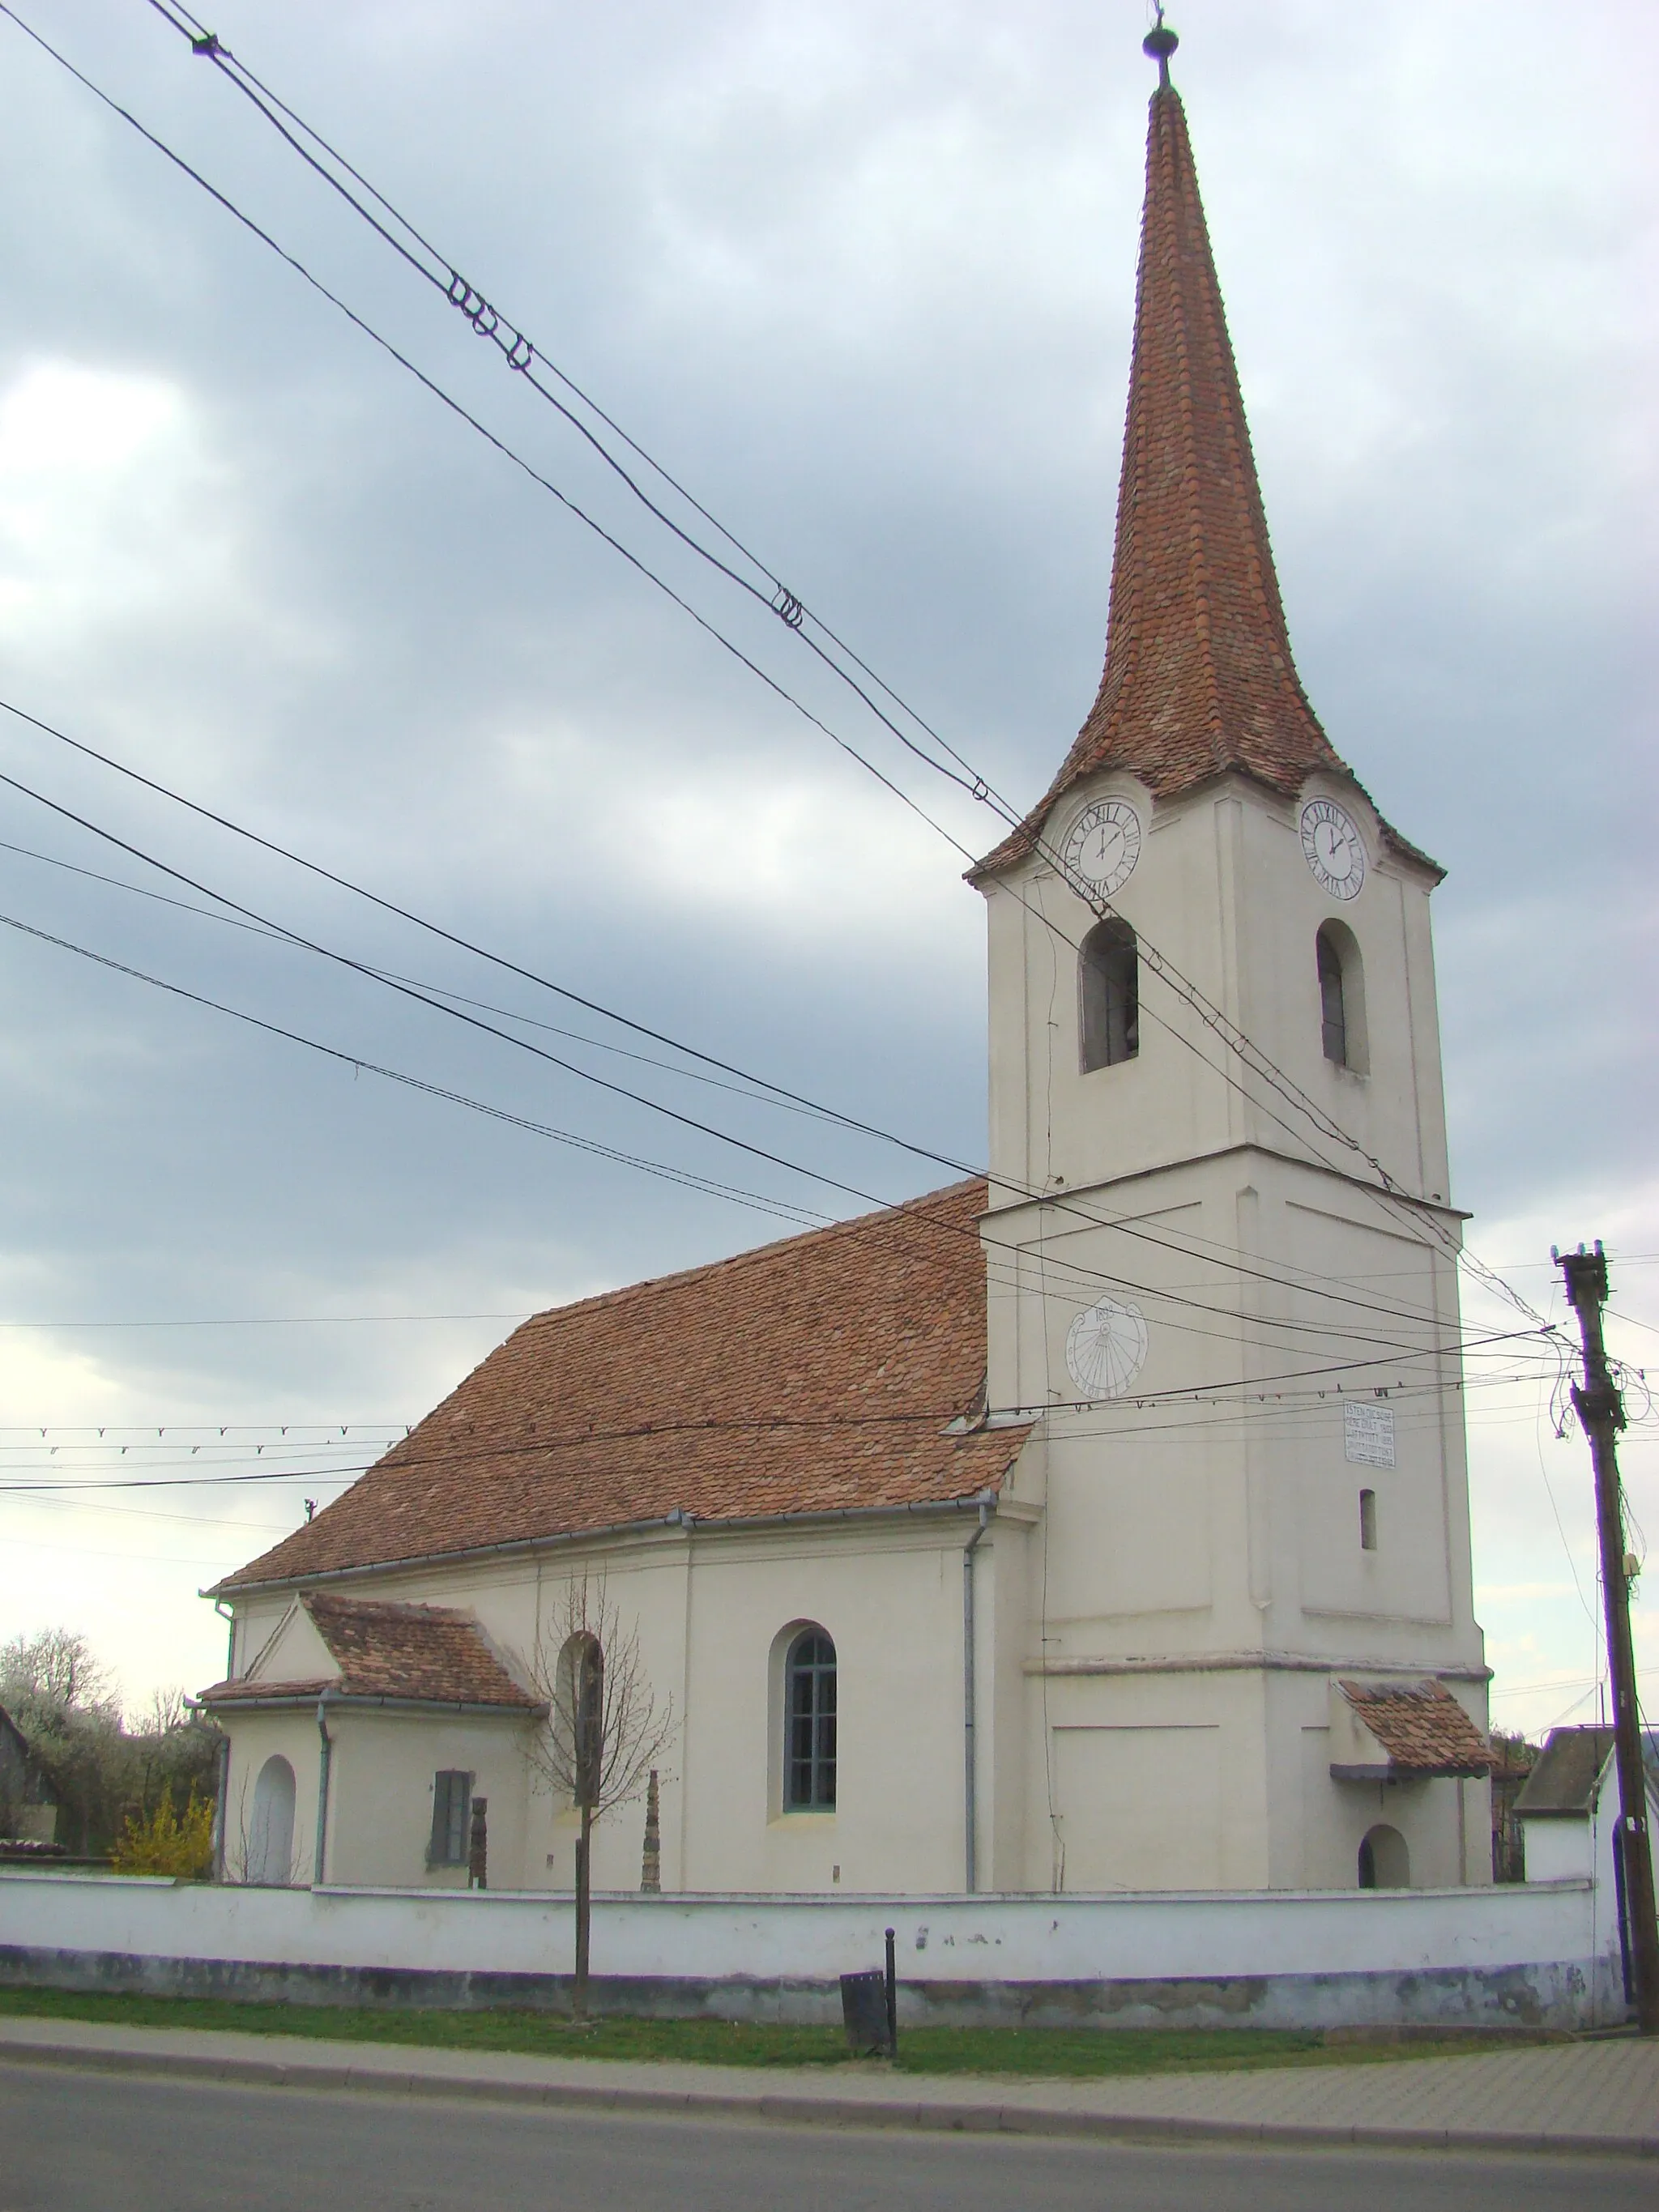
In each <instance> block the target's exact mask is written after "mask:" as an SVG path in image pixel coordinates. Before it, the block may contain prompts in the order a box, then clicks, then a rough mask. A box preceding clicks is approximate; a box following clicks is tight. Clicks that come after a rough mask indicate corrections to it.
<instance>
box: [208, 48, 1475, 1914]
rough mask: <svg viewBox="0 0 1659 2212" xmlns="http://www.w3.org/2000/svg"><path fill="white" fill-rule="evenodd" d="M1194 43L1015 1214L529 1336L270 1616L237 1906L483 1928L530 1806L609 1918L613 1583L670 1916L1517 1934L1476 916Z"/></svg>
mask: <svg viewBox="0 0 1659 2212" xmlns="http://www.w3.org/2000/svg"><path fill="white" fill-rule="evenodd" d="M1175 43H1176V42H1175V38H1174V34H1173V33H1170V32H1169V31H1166V30H1164V29H1163V28H1162V27H1160V28H1159V29H1158V31H1155V32H1154V33H1152V35H1151V37H1150V38H1149V39H1148V40H1147V47H1148V51H1149V52H1150V53H1151V54H1152V56H1153V58H1155V59H1156V61H1157V63H1158V87H1157V89H1156V90H1155V91H1154V93H1153V94H1152V104H1151V116H1150V126H1149V131H1148V139H1147V154H1146V204H1145V212H1144V217H1143V225H1142V232H1141V242H1140V266H1139V285H1138V292H1137V300H1136V312H1135V326H1134V344H1133V361H1132V364H1131V369H1130V381H1129V398H1128V413H1127V428H1126V432H1125V437H1124V447H1123V465H1122V475H1121V484H1120V489H1119V495H1118V510H1117V531H1116V540H1115V551H1114V557H1113V568H1112V576H1111V587H1110V599H1109V613H1108V618H1107V644H1106V661H1105V673H1104V676H1103V680H1102V683H1101V686H1100V690H1099V693H1098V696H1097V698H1096V700H1095V702H1094V704H1093V706H1092V707H1091V709H1090V711H1089V714H1088V716H1087V718H1086V720H1085V722H1084V724H1083V727H1082V730H1081V732H1080V733H1079V736H1078V738H1077V740H1076V742H1075V744H1073V746H1072V748H1071V750H1070V751H1069V753H1068V754H1067V755H1066V758H1065V760H1064V762H1063V763H1062V764H1061V766H1060V770H1059V773H1058V774H1057V775H1056V776H1055V777H1054V781H1053V782H1052V784H1051V785H1050V786H1049V787H1048V792H1047V793H1046V795H1045V796H1044V797H1043V799H1042V800H1041V802H1040V803H1039V804H1038V805H1036V807H1035V808H1034V809H1033V810H1032V811H1031V812H1030V815H1029V816H1028V817H1026V818H1025V820H1024V822H1023V823H1021V824H1020V825H1019V827H1018V829H1016V830H1015V831H1014V832H1013V833H1012V835H1011V836H1008V837H1007V838H1006V841H1005V842H1003V843H1002V844H1001V845H1000V846H999V847H998V848H997V849H996V850H995V851H994V852H993V853H991V854H988V855H987V857H986V858H985V859H984V860H981V861H980V862H979V864H978V865H977V866H976V867H975V869H974V870H973V871H972V872H971V877H970V880H971V881H972V882H973V883H974V884H975V885H976V886H977V888H978V889H979V890H980V891H981V893H982V895H983V896H984V899H985V902H986V908H987V919H988V930H989V970H988V988H989V1020H988V1032H989V1071H988V1073H989V1098H990V1133H989V1152H988V1174H987V1177H986V1179H984V1180H982V1181H975V1182H963V1183H958V1184H957V1185H955V1186H953V1187H951V1188H946V1189H944V1190H940V1191H938V1192H935V1193H933V1194H932V1195H930V1196H927V1197H925V1198H921V1199H919V1200H915V1201H914V1202H913V1203H911V1204H908V1205H906V1206H899V1207H895V1208H892V1209H890V1210H888V1211H886V1212H880V1213H876V1214H872V1215H870V1216H867V1217H866V1218H862V1219H859V1220H854V1221H849V1222H847V1223H843V1224H841V1225H837V1226H835V1227H831V1228H828V1229H823V1230H820V1231H813V1232H811V1233H810V1234H808V1235H805V1236H799V1237H791V1238H789V1239H787V1241H785V1242H782V1243H775V1244H771V1245H769V1246H766V1247H764V1248H763V1249H758V1250H756V1251H751V1252H747V1253H744V1254H741V1255H738V1257H736V1258H734V1259H731V1260H726V1261H720V1262H719V1263H717V1264H715V1265H714V1266H711V1267H700V1268H695V1269H692V1270H690V1272H688V1273H681V1274H677V1275H672V1276H670V1277H667V1278H665V1279H661V1280H659V1281H653V1282H646V1283H641V1284H638V1285H634V1286H633V1287H631V1288H629V1289H625V1290H621V1291H613V1292H611V1293H609V1294H607V1295H605V1296H603V1297H594V1298H589V1299H586V1300H584V1301H582V1302H581V1303H580V1304H575V1305H571V1306H567V1307H562V1308H559V1309H556V1310H553V1311H550V1312H547V1313H543V1314H539V1315H538V1316H535V1317H534V1318H533V1319H532V1320H531V1321H529V1322H526V1323H525V1325H524V1326H523V1327H522V1328H519V1329H518V1330H517V1331H516V1332H515V1333H514V1334H513V1335H512V1336H511V1337H510V1338H509V1339H508V1340H507V1342H506V1343H505V1344H503V1345H502V1346H501V1347H500V1348H499V1349H498V1350H497V1351H495V1352H493V1353H492V1354H491V1355H490V1356H489V1358H487V1359H485V1360H484V1361H483V1364H482V1365H480V1366H479V1367H478V1368H477V1370H475V1371H474V1372H473V1373H472V1374H471V1375H470V1376H467V1377H466V1379H465V1381H464V1382H462V1383H460V1385H459V1388H458V1389H456V1390H455V1391H454V1392H453V1395H451V1396H450V1397H449V1398H447V1400H446V1401H444V1403H443V1404H442V1405H441V1406H440V1407H437V1409H436V1410H435V1412H434V1413H431V1414H429V1415H428V1417H427V1419H425V1420H423V1421H422V1422H421V1423H420V1425H418V1426H417V1427H416V1429H415V1430H414V1431H412V1433H411V1434H410V1436H409V1437H407V1438H406V1439H405V1440H404V1442H402V1443H398V1445H396V1446H395V1447H394V1448H393V1449H392V1450H391V1451H390V1452H389V1453H388V1454H387V1455H386V1457H385V1458H384V1459H382V1460H381V1461H380V1462H379V1463H378V1464H377V1465H376V1466H375V1467H374V1468H373V1469H371V1470H370V1472H369V1473H368V1474H366V1475H364V1476H363V1477H362V1480H359V1481H358V1482H357V1483H356V1485H355V1486H354V1487H353V1488H351V1489H350V1490H349V1491H348V1492H346V1493H345V1494H344V1495H343V1497H342V1498H339V1499H338V1500H337V1502H336V1503H335V1504H331V1505H330V1506H328V1507H327V1508H326V1509H325V1510H323V1511H321V1512H319V1514H318V1515H317V1516H316V1518H315V1519H314V1520H313V1521H311V1522H307V1525H306V1526H305V1527H303V1528H300V1529H298V1530H297V1531H296V1532H295V1534H292V1535H291V1536H289V1537H288V1538H286V1539H285V1540H284V1541H283V1542H281V1543H280V1544H278V1545H277V1546H276V1547H275V1548H274V1549H272V1550H270V1551H269V1552H267V1553H264V1556H263V1557H261V1558H259V1559H255V1560H254V1561H252V1564H251V1565H248V1566H246V1567H245V1568H243V1569H242V1570H241V1571H240V1572H238V1573H236V1574H234V1575H232V1576H230V1577H228V1578H227V1579H226V1581H225V1582H224V1583H222V1584H221V1585H220V1586H219V1588H218V1589H217V1590H216V1591H215V1592H213V1593H212V1595H215V1596H216V1597H217V1598H218V1599H220V1600H221V1601H223V1602H224V1603H225V1604H226V1605H227V1606H228V1608H229V1609H230V1611H231V1612H232V1613H233V1614H234V1627H233V1631H232V1637H231V1656H230V1662H229V1666H228V1679H227V1680H225V1681H223V1682H222V1683H219V1684H217V1685H216V1686H214V1687H213V1688H212V1689H210V1690H208V1691H207V1692H204V1702H205V1704H206V1705H207V1706H208V1708H209V1709H210V1710H211V1711H213V1712H214V1713H215V1714H216V1717H218V1718H219V1719H220V1720H221V1721H222V1723H223V1724H224V1726H225V1728H226V1729H227V1730H228V1736H229V1742H230V1753H229V1763H228V1776H227V1781H226V1788H225V1793H224V1799H223V1815H222V1822H223V1837H222V1858H223V1867H224V1872H225V1875H226V1878H227V1879H228V1880H232V1881H266V1882H309V1881H327V1882H330V1883H341V1884H348V1885H349V1884H370V1885H381V1884H386V1885H397V1886H410V1887H420V1886H422V1885H432V1886H434V1887H446V1886H460V1885H464V1884H465V1882H466V1881H468V1879H469V1873H468V1859H469V1851H470V1849H471V1838H472V1837H473V1833H474V1829H475V1826H481V1825H482V1822H481V1821H480V1822H477V1823H475V1820H474V1814H475V1811H476V1808H477V1803H478V1801H479V1800H483V1802H484V1804H485V1806H486V1807H487V1838H488V1864H489V1883H490V1886H491V1887H505V1888H509V1889H568V1887H570V1886H571V1884H572V1881H573V1879H574V1854H575V1846H576V1838H577V1835H578V1832H579V1827H580V1820H579V1815H578V1814H577V1813H576V1811H575V1810H574V1805H573V1803H572V1802H571V1791H570V1790H568V1788H562V1787H561V1786H560V1785H559V1784H557V1783H556V1782H554V1781H550V1779H549V1774H548V1761H547V1759H545V1758H542V1759H538V1757H537V1756H536V1755H535V1753H536V1750H537V1747H538V1743H542V1742H544V1740H545V1739H546V1737H547V1734H548V1731H550V1730H556V1729H557V1727H558V1726H559V1724H560V1723H559V1710H558V1696H557V1683H556V1667H557V1665H558V1664H559V1663H562V1660H563V1659H564V1658H568V1654H567V1655H561V1654H560V1653H558V1652H553V1653H552V1655H551V1659H552V1667H553V1671H552V1672H550V1638H556V1633H557V1632H558V1629H559V1625H560V1624H561V1623H568V1621H569V1620H570V1619H571V1618H572V1610H571V1596H570V1594H571V1592H572V1590H573V1589H580V1588H583V1587H584V1586H585V1587H586V1588H587V1589H591V1590H599V1589H602V1590H603V1594H604V1604H605V1609H606V1617H607V1619H608V1620H611V1621H612V1622H614V1623H615V1624H616V1627H617V1633H618V1634H619V1636H620V1637H621V1638H623V1639H624V1640H626V1641H627V1642H628V1643H629V1644H631V1645H632V1646H633V1647H634V1648H635V1651H636V1654H637V1672H638V1679H639V1681H640V1683H641V1685H642V1686H644V1688H646V1689H647V1690H648V1692H649V1695H650V1697H651V1698H652V1699H653V1700H654V1701H655V1705H656V1707H657V1710H658V1711H659V1713H660V1714H662V1715H665V1716H666V1717H667V1719H668V1726H669V1735H668V1739H667V1741H665V1745H664V1747H663V1748H662V1749H661V1751H660V1753H659V1756H658V1757H657V1758H656V1759H653V1765H656V1766H657V1767H658V1768H659V1788H658V1792H657V1796H656V1799H655V1801H654V1803H655V1808H656V1810H657V1811H658V1814H659V1822H658V1825H659V1841H658V1840H657V1838H656V1837H655V1836H654V1835H653V1854H652V1857H651V1858H650V1861H649V1864H650V1869H651V1873H652V1876H653V1877H655V1876H656V1873H657V1869H659V1879H660V1882H661V1886H662V1887H663V1889H664V1890H665V1891H690V1890H696V1891H719V1892H726V1893H730V1892H759V1893H778V1892H789V1893H809V1894H810V1893H834V1892H836V1891H837V1890H839V1891H841V1892H843V1893H845V1892H848V1891H857V1892H865V1893H886V1894H890V1895H902V1894H912V1895H916V1894H927V1893H951V1892H962V1891H964V1890H966V1891H974V1890H981V1891H1002V1892H1020V1891H1024V1892H1039V1893H1046V1892H1049V1891H1066V1892H1122V1891H1148V1890H1159V1891H1172V1890H1173V1891H1193V1892H1206V1891H1211V1892H1213V1891H1216V1890H1263V1889H1278V1890H1283V1889H1316V1890H1321V1889H1322V1890H1340V1889H1352V1888H1354V1887H1370V1886H1382V1887H1389V1886H1399V1887H1405V1886H1409V1887H1455V1886H1458V1885H1462V1884H1468V1883H1481V1882H1486V1881H1490V1880H1491V1878H1492V1868H1491V1858H1490V1838H1489V1818H1488V1806H1487V1793H1488V1784H1487V1781H1486V1776H1487V1773H1488V1770H1489V1763H1490V1762H1489V1758H1488V1753H1487V1749H1486V1739H1485V1729H1486V1683H1487V1669H1486V1665H1485V1663H1484V1657H1483V1648H1482V1639H1481V1635H1480V1629H1479V1628H1478V1626H1476V1623H1475V1620H1474V1611H1473V1592H1472V1586H1471V1569H1470V1547H1469V1513H1468V1481H1467V1472H1466V1466H1465V1455H1464V1424H1463V1410H1462V1355H1461V1343H1462V1331H1461V1324H1460V1320H1459V1312H1458V1295H1457V1283H1456V1262H1457V1253H1458V1245H1459V1233H1460V1228H1461V1221H1462V1217H1461V1216H1460V1214H1459V1213H1458V1212H1457V1211H1456V1210H1455V1208H1454V1206H1452V1204H1451V1202H1450V1189H1449V1178H1448V1171H1447V1151H1446V1133H1445V1119H1444V1109H1443V1097H1442V1084H1441V1069H1440V1045H1439V1030H1438V1020H1437V1011H1436V1003H1435V981H1434V963H1433V952H1432V947H1431V935H1430V918H1429V903H1430V896H1431V893H1432V891H1433V890H1434V888H1435V885H1436V884H1437V882H1438V881H1439V879H1440V875H1441V871H1440V870H1439V869H1438V868H1437V866H1435V864H1434V862H1433V861H1432V860H1429V859H1428V858H1427V857H1426V856H1425V854H1423V853H1422V852H1420V851H1419V849H1418V848H1416V847H1415V846H1414V845H1413V844H1411V843H1410V842H1408V841H1407V839H1406V838H1405V837H1404V836H1401V833H1400V832H1399V831H1398V830H1396V829H1395V828H1394V827H1393V826H1392V825H1391V824H1390V823H1389V822H1387V821H1386V820H1385V819H1384V818H1383V816H1382V815H1381V814H1380V813H1379V812H1378V811H1377V810H1376V806H1375V805H1373V804H1372V802H1371V800H1370V798H1369V796H1368V795H1367V793H1366V792H1365V790H1364V787H1362V786H1361V785H1360V783H1359V782H1358V780H1357V779H1356V777H1355V775H1354V774H1353V772H1352V769H1349V768H1348V767H1347V766H1346V763H1344V761H1343V760H1342V759H1341V758H1340V757H1339V756H1338V755H1337V753H1336V752H1335V751H1334V750H1333V748H1332V746H1331V744H1330V742H1329V740H1328V738H1327V737H1326V735H1325V732H1324V731H1323V730H1322V727H1321V726H1320V724H1319V722H1318V720H1316V716H1315V714H1314V712H1313V709H1312V708H1311V707H1310V704H1309V702H1308V701H1307V698H1306V697H1305V696H1304V692H1303V690H1302V687H1301V684H1300V683H1299V682H1298V680H1297V673H1296V669H1295V665H1294V664H1293V661H1292V659H1291V647H1290V641H1289V637H1288V634H1287V631H1286V627H1285V615H1284V611H1283V609H1282V607H1281V605H1280V602H1279V587H1278V583H1277V580H1276V578H1275V574H1274V569H1273V555H1272V551H1271V549H1270V546H1269V544H1268V538H1267V524H1266V520H1265V517H1264V514H1263V510H1262V504H1261V492H1260V489H1259V487H1258V484H1257V481H1256V474H1255V463H1254V461H1253V459H1252V456H1251V451H1250V444H1249V435H1248V432H1247V429H1246V427H1245V422H1244V416H1243V406H1242V404H1241V400H1240V395H1239V386H1238V379H1237V371H1236V368H1235V366H1234V362H1233V356H1232V350H1231V343H1230V341H1229V338H1228V335H1227V329H1226V325H1225V319H1224V315H1223V310H1222V303H1221V295H1220V292H1219V289H1218V285H1217V281H1216V275H1215V270H1214V266H1213V264H1212V257H1211V252H1210V246H1209V240H1208V238H1207V235H1206V229H1205V223H1204V216H1203V211H1202V209H1201V206H1200V200H1199V192H1198V182H1197V177H1196V173H1195V170H1194V161H1193V155H1192V149H1191V147H1190V144H1189V143H1188V131H1187V121H1186V117H1185V114H1184V112H1183V110H1182V102H1181V100H1180V97H1179V95H1178V94H1177V93H1176V90H1175V88H1174V87H1173V85H1172V84H1171V82H1170V73H1169V60H1170V53H1171V52H1173V50H1174V46H1175ZM550 1706H551V1708H552V1710H550ZM645 1819H646V1812H645V1806H644V1804H643V1802H630V1803H629V1804H626V1805H623V1806H621V1807H619V1808H617V1809H616V1810H615V1811H614V1812H612V1813H611V1814H607V1816H606V1817H605V1819H604V1820H601V1821H600V1822H599V1825H598V1826H597V1827H596V1828H595V1830H594V1840H593V1850H594V1861H593V1880H594V1883H595V1886H596V1887H599V1888H600V1889H612V1890H628V1889H637V1888H638V1887H639V1886H640V1883H641V1845H642V1839H643V1833H644V1826H645ZM475 1872H476V1869H475Z"/></svg>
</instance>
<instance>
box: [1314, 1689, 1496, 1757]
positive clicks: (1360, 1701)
mask: <svg viewBox="0 0 1659 2212" xmlns="http://www.w3.org/2000/svg"><path fill="white" fill-rule="evenodd" d="M1340 1688H1341V1691H1342V1694H1343V1696H1344V1697H1345V1698H1346V1699H1347V1701H1348V1703H1349V1704H1350V1705H1352V1707H1353V1709H1354V1711H1355V1712H1356V1713H1357V1714H1358V1716H1359V1717H1360V1719H1361V1720H1362V1721H1364V1723H1365V1726H1366V1727H1367V1728H1368V1729H1370V1732H1371V1734H1372V1735H1374V1736H1375V1737H1376V1740H1377V1741H1378V1742H1379V1743H1380V1744H1381V1745H1382V1747H1383V1749H1384V1751H1386V1752H1387V1753H1388V1754H1389V1765H1390V1766H1391V1767H1393V1768H1395V1770H1396V1771H1398V1772H1400V1773H1401V1774H1415V1775H1431V1774H1489V1773H1490V1772H1491V1771H1492V1752H1491V1749H1490V1747H1488V1745H1487V1743H1486V1738H1485V1737H1484V1736H1483V1735H1481V1733H1480V1729H1478V1728H1476V1726H1475V1724H1474V1722H1473V1721H1472V1720H1471V1719H1470V1718H1469V1717H1468V1714H1467V1713H1466V1712H1465V1711H1464V1710H1463V1708H1462V1705H1459V1704H1458V1702H1457V1700H1456V1699H1455V1697H1453V1695H1452V1693H1451V1692H1450V1691H1449V1689H1447V1687H1446V1686H1445V1685H1444V1684H1443V1682H1437V1681H1434V1680H1427V1681H1423V1682H1413V1683H1411V1684H1409V1685H1407V1684H1393V1683H1390V1684H1389V1685H1388V1686H1386V1687H1383V1688H1378V1687H1376V1686H1367V1685H1366V1684H1364V1683H1362V1682H1349V1681H1344V1682H1342V1683H1341V1684H1340Z"/></svg>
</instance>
